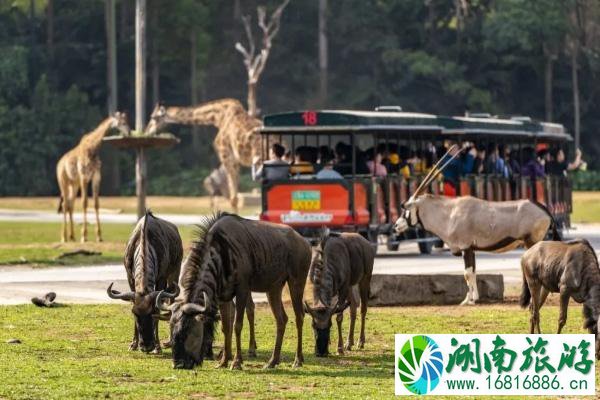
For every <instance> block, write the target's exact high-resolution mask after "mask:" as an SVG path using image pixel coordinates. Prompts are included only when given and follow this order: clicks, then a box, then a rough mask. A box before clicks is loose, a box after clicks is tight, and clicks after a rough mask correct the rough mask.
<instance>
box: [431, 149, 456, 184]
mask: <svg viewBox="0 0 600 400" xmlns="http://www.w3.org/2000/svg"><path fill="white" fill-rule="evenodd" d="M462 151H463V149H460V150H458V152H457V153H456V154H455V155H453V156H452V157H450V159H449V160H448V161H446V162H445V163H444V165H442V167H441V168H440V169H438V170H437V171H435V173H434V174H433V175H432V176H431V178H429V180H430V182H432V181H433V180H435V178H437V176H438V175H439V174H440V173H442V171H443V170H444V169H446V167H447V166H448V164H450V163H451V162H452V160H454V159H455V158H456V157H458V155H459V154H460V153H461V152H462ZM427 184H429V182H428V183H427Z"/></svg>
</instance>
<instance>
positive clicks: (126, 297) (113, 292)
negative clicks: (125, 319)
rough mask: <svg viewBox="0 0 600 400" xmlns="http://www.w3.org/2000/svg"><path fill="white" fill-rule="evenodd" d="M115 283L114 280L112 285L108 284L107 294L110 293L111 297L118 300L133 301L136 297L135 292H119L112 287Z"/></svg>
mask: <svg viewBox="0 0 600 400" xmlns="http://www.w3.org/2000/svg"><path fill="white" fill-rule="evenodd" d="M114 284H115V283H114V282H112V283H111V284H110V285H108V288H107V289H106V294H108V297H110V298H111V299H117V300H124V301H133V299H134V298H135V293H134V292H126V293H121V292H117V291H116V290H113V289H112V287H113V285H114Z"/></svg>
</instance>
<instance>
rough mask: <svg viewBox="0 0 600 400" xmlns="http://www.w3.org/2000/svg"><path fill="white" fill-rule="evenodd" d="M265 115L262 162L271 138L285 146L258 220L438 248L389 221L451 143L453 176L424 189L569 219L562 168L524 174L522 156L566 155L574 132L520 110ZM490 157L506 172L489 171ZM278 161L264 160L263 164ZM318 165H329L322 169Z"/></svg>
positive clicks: (305, 231)
mask: <svg viewBox="0 0 600 400" xmlns="http://www.w3.org/2000/svg"><path fill="white" fill-rule="evenodd" d="M263 122H264V123H263V126H262V127H261V128H260V134H261V140H262V152H263V154H262V157H263V160H267V159H269V153H270V149H271V148H272V147H273V144H274V143H277V144H279V145H280V146H283V148H284V149H285V154H284V155H283V157H281V158H282V159H284V160H285V161H287V163H289V173H286V174H283V175H281V174H280V176H278V177H276V178H275V179H262V183H261V193H262V211H261V214H260V219H261V220H263V221H271V222H278V223H284V224H287V225H290V226H292V227H293V228H294V229H296V230H297V231H298V232H300V233H301V234H302V235H303V236H305V237H307V238H309V239H315V238H317V237H318V235H319V232H320V231H321V229H322V228H323V227H328V228H331V229H335V230H337V231H349V232H359V233H360V234H361V235H363V236H364V237H366V238H368V239H369V240H370V241H372V242H374V243H376V242H377V241H378V240H380V241H384V242H385V244H386V245H387V248H388V250H391V251H394V250H397V249H398V248H399V245H400V243H401V242H407V243H408V242H416V243H418V246H419V250H420V252H421V253H425V254H427V253H430V252H431V250H432V247H433V246H438V247H441V246H442V245H443V244H442V243H441V242H440V240H439V239H437V238H436V237H433V236H431V235H430V234H429V233H428V232H425V231H424V230H422V229H420V228H419V227H418V226H416V227H413V228H411V229H409V230H408V231H406V232H404V233H402V234H400V235H398V234H396V233H395V231H394V228H393V227H394V223H395V221H396V220H397V218H398V217H399V215H400V213H401V211H402V204H403V203H404V202H405V201H406V200H408V198H409V197H410V196H411V194H412V193H414V191H415V190H416V188H417V187H418V186H419V184H420V182H421V180H422V179H423V178H424V176H425V175H426V174H427V172H428V171H429V170H430V169H431V168H432V166H433V165H434V164H435V162H436V161H437V158H438V157H441V156H442V155H443V154H444V153H445V149H446V148H448V147H449V146H451V145H452V144H457V145H458V146H459V147H460V148H461V149H462V154H461V155H460V157H458V158H457V160H458V163H456V164H457V165H455V166H454V169H455V171H454V173H453V174H450V173H447V172H445V173H443V174H439V176H438V178H437V179H436V180H434V181H433V182H432V183H431V184H430V185H429V187H428V188H427V192H429V193H431V194H434V195H446V196H467V195H471V196H476V197H479V198H482V199H485V200H489V201H510V200H515V199H525V198H530V199H532V200H535V201H537V202H539V203H541V204H543V205H544V206H546V208H547V209H548V210H549V211H550V212H551V214H552V215H553V216H554V218H555V220H556V221H557V224H558V225H559V226H560V227H561V228H566V227H568V226H569V223H570V220H569V215H570V213H571V212H572V196H571V183H570V180H569V177H568V176H567V174H566V173H560V174H558V173H557V174H546V173H544V172H541V173H540V172H538V173H526V171H525V167H526V166H528V163H529V164H530V163H532V162H533V163H539V164H541V163H542V162H543V161H542V158H543V157H544V156H543V155H541V154H550V153H554V154H556V152H557V151H558V150H560V151H563V152H566V153H567V154H568V150H569V149H568V147H569V143H570V142H571V141H572V138H571V136H570V135H569V134H568V133H567V132H566V131H565V128H564V126H562V125H560V124H555V123H547V122H536V121H533V120H532V119H531V118H529V117H521V116H517V117H510V118H498V117H494V116H491V115H489V114H470V115H465V116H453V117H450V116H438V115H433V114H425V113H414V112H405V111H403V110H402V109H401V108H400V107H395V106H393V107H378V108H376V109H375V110H374V111H347V110H319V111H297V112H285V113H278V114H272V115H267V116H265V117H264V120H263ZM498 158H502V159H503V162H502V163H500V164H504V166H505V168H506V169H505V170H498V169H497V168H494V166H497V165H498V163H499V162H498V161H497V160H498ZM281 164H282V163H274V164H270V163H268V162H267V163H265V165H264V166H263V169H264V170H268V169H269V168H278V167H279V168H280V167H281ZM490 164H492V168H486V165H487V166H489V165H490ZM382 166H383V168H382ZM324 169H328V170H330V171H334V172H330V171H329V173H321V174H320V173H319V172H320V171H322V170H324ZM457 169H458V170H457ZM537 169H539V166H538V168H537ZM445 171H446V170H445ZM542 171H543V167H542Z"/></svg>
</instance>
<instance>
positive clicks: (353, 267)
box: [304, 232, 375, 357]
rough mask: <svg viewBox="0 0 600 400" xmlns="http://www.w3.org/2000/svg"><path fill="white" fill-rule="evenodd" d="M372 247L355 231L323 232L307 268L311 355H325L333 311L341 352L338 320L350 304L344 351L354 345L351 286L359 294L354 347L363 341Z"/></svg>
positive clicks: (340, 331) (338, 349) (353, 300)
mask: <svg viewBox="0 0 600 400" xmlns="http://www.w3.org/2000/svg"><path fill="white" fill-rule="evenodd" d="M374 260H375V249H374V248H373V247H372V246H371V243H370V242H369V241H368V240H366V239H365V238H363V237H362V236H361V235H359V234H357V233H341V234H339V233H329V232H324V234H323V235H322V237H321V241H320V243H319V244H318V245H317V247H316V248H315V252H314V257H313V260H312V263H311V268H310V280H311V282H312V283H313V302H314V306H313V307H311V306H310V305H309V304H308V303H307V302H304V309H305V311H306V312H307V313H308V314H310V315H311V316H312V319H313V323H312V327H313V330H314V334H315V354H316V355H317V356H318V357H325V356H327V355H328V354H329V349H328V348H329V336H330V332H331V317H332V316H333V314H337V317H336V321H337V326H338V347H337V351H338V354H343V353H344V345H343V339H342V320H343V317H344V314H343V312H344V309H345V308H346V307H348V306H350V330H349V332H348V340H347V342H346V347H345V349H346V350H352V346H353V345H354V324H355V322H356V309H357V306H358V304H357V299H356V297H355V295H354V293H353V290H352V288H353V287H354V286H355V285H356V286H358V292H359V295H360V339H359V340H358V348H360V349H362V348H363V347H364V344H365V317H366V315H367V301H368V299H369V288H370V285H371V275H372V274H373V262H374Z"/></svg>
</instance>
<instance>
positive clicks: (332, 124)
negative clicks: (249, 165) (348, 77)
mask: <svg viewBox="0 0 600 400" xmlns="http://www.w3.org/2000/svg"><path fill="white" fill-rule="evenodd" d="M378 131H385V132H394V131H396V132H422V133H426V132H429V133H440V134H442V135H448V136H468V137H474V136H511V137H515V138H516V137H521V138H531V139H534V138H539V139H542V140H556V141H570V140H572V137H571V135H569V134H568V133H567V132H566V131H565V128H564V126H563V125H561V124H555V123H548V122H537V121H532V120H530V119H529V118H510V119H509V118H496V117H461V116H454V117H451V116H439V115H434V114H425V113H413V112H404V111H350V110H318V111H294V112H285V113H279V114H271V115H266V116H265V117H264V119H263V127H262V128H261V132H263V133H284V134H294V133H298V134H302V133H315V134H316V133H323V134H333V133H336V132H340V133H342V132H364V133H372V132H378Z"/></svg>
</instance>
